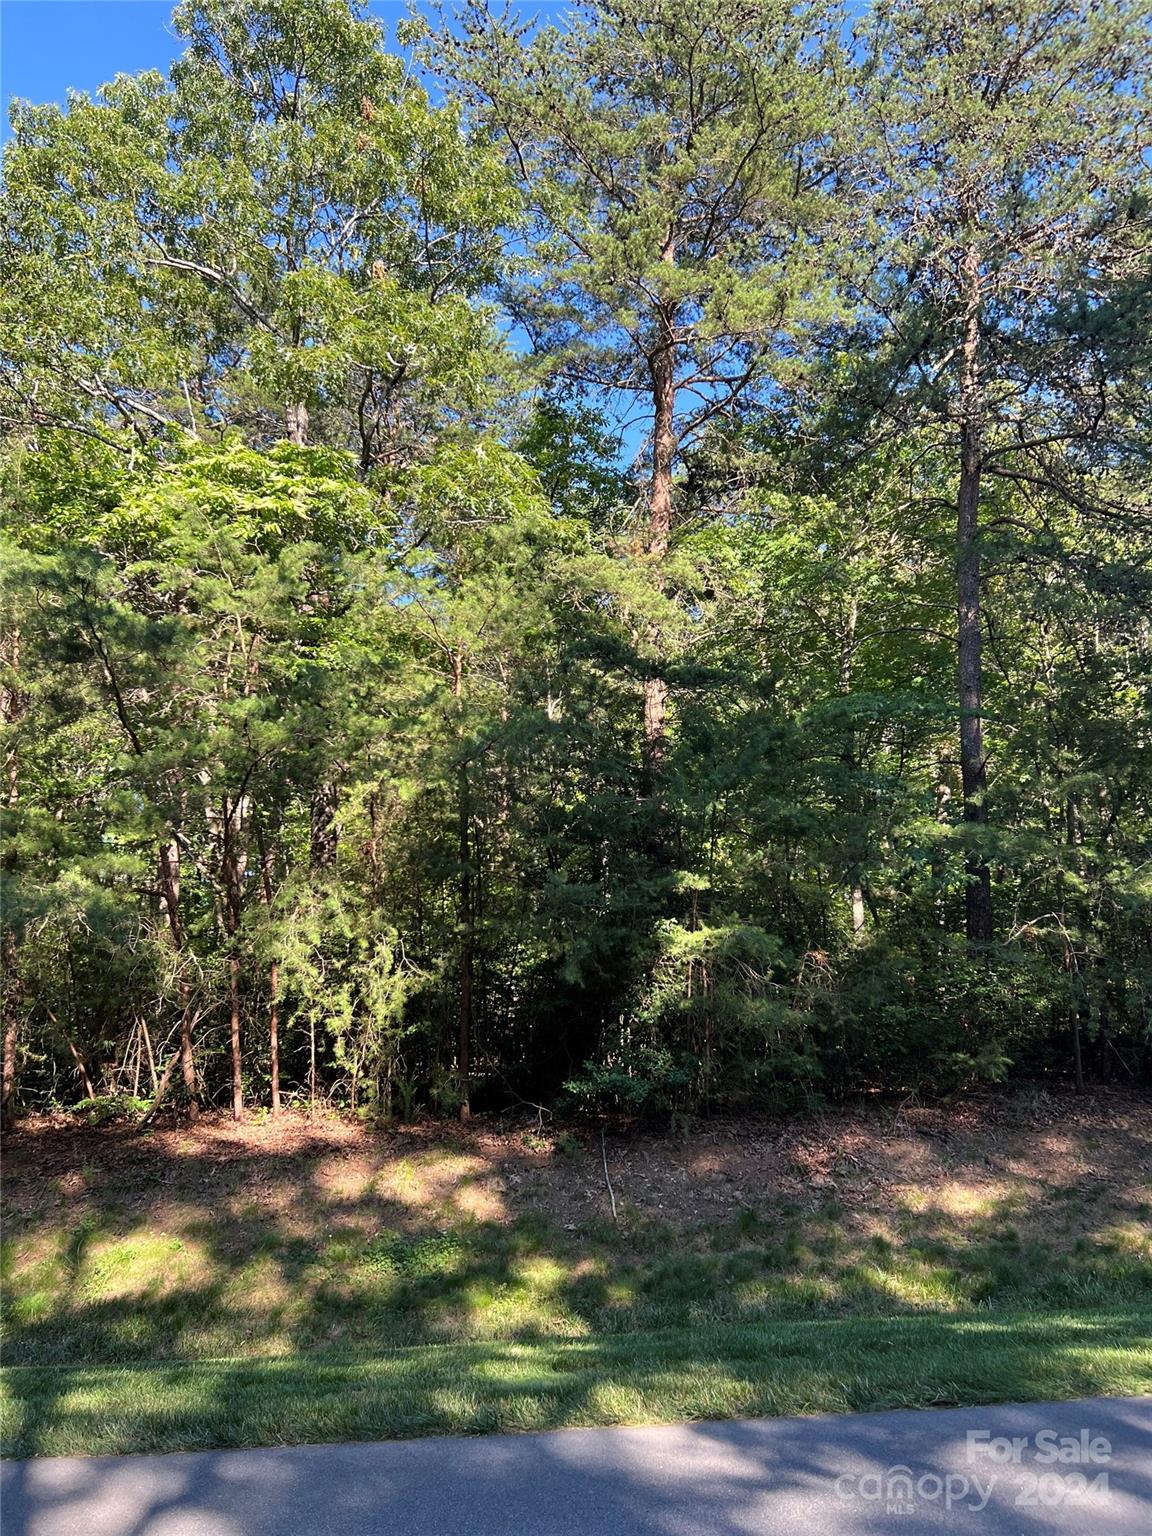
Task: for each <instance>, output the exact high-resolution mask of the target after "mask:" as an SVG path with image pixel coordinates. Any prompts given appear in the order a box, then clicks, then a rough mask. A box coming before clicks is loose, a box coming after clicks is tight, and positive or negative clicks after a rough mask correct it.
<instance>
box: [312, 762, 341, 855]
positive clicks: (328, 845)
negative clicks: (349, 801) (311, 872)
mask: <svg viewBox="0 0 1152 1536" xmlns="http://www.w3.org/2000/svg"><path fill="white" fill-rule="evenodd" d="M339 808H340V792H339V790H338V789H337V787H336V785H335V784H332V783H327V782H326V783H324V784H317V786H316V788H315V789H314V790H313V791H312V800H311V804H310V807H309V840H310V847H311V857H312V868H313V869H315V870H325V869H331V868H332V867H333V866H334V865H335V863H336V855H337V853H338V852H339V848H340V831H339V828H338V826H337V824H336V813H337V811H338V810H339Z"/></svg>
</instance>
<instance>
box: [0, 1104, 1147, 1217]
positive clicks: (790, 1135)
mask: <svg viewBox="0 0 1152 1536" xmlns="http://www.w3.org/2000/svg"><path fill="white" fill-rule="evenodd" d="M605 1159H606V1162H607V1170H608V1176H609V1178H610V1179H611V1183H612V1188H613V1191H614V1194H615V1197H616V1201H617V1205H618V1207H619V1210H620V1215H621V1219H623V1220H624V1221H627V1222H630V1223H634V1222H645V1221H651V1222H657V1223H666V1224H668V1225H672V1226H676V1227H680V1228H693V1227H702V1226H711V1225H714V1224H716V1223H718V1222H722V1221H725V1220H727V1219H729V1218H731V1217H732V1216H733V1215H734V1214H736V1213H738V1212H739V1211H740V1210H742V1209H746V1210H749V1211H752V1212H755V1213H757V1214H758V1215H769V1214H770V1213H771V1212H772V1210H773V1209H779V1208H780V1207H781V1205H787V1206H789V1207H791V1208H792V1209H793V1210H796V1211H803V1210H804V1209H805V1208H806V1207H808V1206H812V1207H815V1206H816V1205H826V1204H827V1202H828V1201H829V1200H830V1199H834V1200H836V1201H838V1202H839V1203H840V1205H841V1206H842V1208H843V1215H844V1219H845V1221H846V1222H847V1223H848V1224H850V1225H853V1226H856V1227H857V1228H859V1229H863V1230H869V1229H870V1230H873V1231H883V1230H884V1229H885V1227H886V1226H887V1224H888V1223H889V1221H890V1220H892V1219H893V1218H894V1217H895V1215H896V1213H898V1212H901V1211H902V1212H905V1213H906V1212H908V1211H909V1210H913V1211H914V1210H917V1209H920V1208H924V1209H927V1208H931V1209H932V1210H933V1211H934V1212H936V1213H937V1214H938V1215H940V1216H945V1215H950V1216H952V1217H954V1218H956V1219H957V1220H958V1221H960V1222H961V1223H963V1222H964V1221H965V1219H966V1218H970V1217H978V1215H979V1213H980V1212H981V1211H987V1210H990V1209H992V1208H993V1207H995V1208H996V1209H997V1210H999V1211H1000V1212H1001V1213H1003V1212H1004V1210H1005V1209H1011V1210H1013V1212H1014V1214H1015V1215H1016V1216H1018V1221H1019V1225H1020V1228H1021V1231H1022V1232H1024V1233H1025V1234H1026V1233H1027V1232H1028V1231H1030V1230H1035V1231H1043V1230H1044V1229H1045V1228H1046V1226H1047V1221H1046V1213H1047V1212H1048V1211H1049V1210H1050V1208H1051V1206H1052V1203H1053V1202H1055V1201H1062V1202H1063V1205H1064V1209H1065V1211H1066V1209H1067V1205H1068V1200H1069V1196H1070V1195H1071V1196H1072V1197H1073V1204H1074V1205H1077V1206H1079V1207H1081V1208H1082V1210H1083V1220H1082V1222H1075V1223H1073V1224H1072V1231H1073V1235H1074V1233H1075V1229H1076V1228H1077V1227H1081V1226H1082V1227H1083V1228H1084V1229H1085V1230H1094V1231H1099V1230H1100V1229H1101V1226H1102V1225H1103V1224H1105V1223H1106V1222H1107V1221H1117V1220H1120V1221H1123V1220H1125V1219H1131V1218H1135V1219H1136V1220H1141V1219H1143V1218H1144V1217H1146V1216H1147V1213H1148V1200H1149V1197H1150V1195H1152V1097H1150V1096H1148V1095H1145V1094H1138V1093H1134V1092H1127V1091H1122V1090H1117V1089H1109V1090H1104V1089H1097V1090H1095V1091H1092V1092H1090V1093H1088V1094H1086V1095H1084V1096H1082V1097H1077V1096H1074V1095H1071V1094H1063V1093H1060V1094H1057V1093H1048V1092H1034V1093H1029V1094H1027V1095H1023V1096H1015V1097H1009V1098H987V1099H970V1100H967V1101H964V1102H961V1103H956V1104H951V1105H941V1106H934V1107H924V1106H916V1105H906V1106H903V1107H899V1108H897V1107H893V1106H880V1105H878V1106H876V1107H870V1106H864V1107H860V1108H854V1109H851V1110H842V1111H840V1110H838V1111H835V1112H829V1113H827V1114H823V1115H821V1116H819V1117H818V1118H813V1119H807V1120H796V1121H788V1122H780V1121H776V1122H770V1121H754V1120H746V1119H745V1120H731V1121H729V1120H711V1121H702V1122H700V1123H699V1124H698V1125H697V1126H696V1127H695V1128H693V1129H691V1130H690V1131H689V1132H688V1133H687V1134H681V1135H673V1134H670V1133H663V1132H657V1131H653V1130H650V1129H645V1128H640V1127H636V1128H623V1127H616V1128H613V1129H608V1130H607V1131H606V1133H605V1135H604V1139H603V1143H602V1142H601V1135H600V1132H599V1131H598V1130H594V1129H588V1128H571V1127H568V1128H562V1129H557V1128H554V1127H553V1126H552V1125H551V1124H550V1123H549V1121H548V1120H547V1119H545V1118H543V1117H541V1119H540V1120H539V1121H537V1120H533V1121H532V1122H531V1123H528V1124H525V1123H524V1122H520V1123H518V1124H510V1123H509V1122H508V1121H507V1120H503V1121H501V1120H497V1119H485V1118H477V1119H475V1120H473V1121H472V1122H471V1123H470V1124H468V1125H460V1126H457V1125H451V1124H449V1125H446V1124H444V1123H443V1122H434V1121H423V1122H420V1123H416V1124H412V1125H404V1126H396V1127H393V1128H389V1129H382V1128H379V1127H376V1126H372V1125H368V1124H366V1123H364V1122H362V1121H360V1120H356V1119H354V1118H352V1117H349V1116H344V1115H339V1114H335V1113H323V1114H319V1113H318V1114H315V1115H306V1114H299V1113H285V1114H283V1115H281V1116H280V1117H278V1118H277V1119H275V1120H273V1119H271V1118H264V1117H260V1116H253V1117H250V1118H248V1119H246V1120H243V1121H241V1122H239V1123H235V1122H233V1121H232V1120H231V1119H230V1118H226V1117H225V1116H224V1115H222V1114H214V1113H213V1114H205V1115H202V1116H201V1117H200V1119H199V1120H198V1121H195V1122H192V1121H171V1122H168V1123H166V1124H157V1125H154V1126H151V1127H149V1128H148V1129H146V1130H144V1131H141V1130H140V1129H139V1128H138V1127H136V1126H134V1125H130V1124H115V1125H106V1126H101V1127H99V1128H91V1127H85V1126H78V1125H76V1124H75V1122H74V1121H73V1120H72V1119H71V1117H68V1116H58V1117H42V1118H39V1119H36V1120H29V1121H26V1122H24V1123H23V1124H22V1125H21V1126H20V1127H19V1128H18V1129H17V1130H16V1132H15V1133H13V1134H12V1135H11V1136H10V1137H9V1138H8V1139H7V1141H6V1145H5V1159H4V1183H3V1196H4V1205H5V1209H6V1214H7V1218H8V1221H9V1222H10V1223H12V1224H13V1225H14V1226H15V1227H16V1228H17V1229H19V1228H22V1227H25V1226H26V1225H29V1226H33V1227H35V1226H39V1225H40V1224H41V1223H42V1222H43V1221H44V1220H45V1217H46V1216H47V1215H48V1213H49V1212H51V1211H52V1209H53V1208H54V1207H58V1206H60V1205H61V1204H63V1205H66V1206H67V1208H68V1211H69V1218H68V1219H69V1221H70V1222H78V1221H82V1220H83V1219H84V1215H85V1212H86V1210H87V1209H89V1208H90V1209H91V1213H92V1215H93V1216H96V1215H97V1214H101V1213H102V1214H103V1215H104V1216H107V1215H108V1214H109V1212H110V1210H115V1211H116V1213H117V1214H118V1215H119V1216H120V1217H121V1218H136V1219H139V1218H141V1217H144V1216H146V1217H147V1218H148V1219H149V1220H150V1221H155V1222H158V1223H160V1224H161V1225H163V1224H164V1223H165V1222H166V1221H167V1222H172V1223H176V1224H179V1223H180V1222H181V1221H187V1220H188V1218H189V1216H190V1215H191V1214H192V1213H193V1212H196V1211H199V1212H204V1213H207V1212H210V1211H211V1210H213V1209H214V1208H219V1207H220V1206H221V1205H222V1204H224V1203H227V1204H228V1206H229V1207H230V1208H231V1209H232V1210H237V1209H238V1208H242V1207H243V1206H244V1205H245V1204H247V1203H249V1202H250V1203H251V1206H252V1207H253V1208H254V1209H255V1210H259V1211H260V1212H262V1213H264V1214H265V1215H266V1216H275V1217H276V1218H277V1221H278V1225H280V1226H281V1229H282V1230H285V1231H291V1230H292V1229H294V1228H295V1229H296V1230H297V1231H299V1232H300V1233H301V1235H304V1233H305V1232H314V1231H315V1229H316V1220H317V1217H318V1216H319V1215H321V1213H323V1215H324V1216H325V1218H326V1219H329V1220H330V1219H331V1218H332V1216H333V1214H334V1213H336V1212H340V1213H342V1214H343V1216H344V1217H345V1218H351V1219H353V1220H356V1218H360V1219H361V1220H365V1219H367V1221H368V1222H369V1224H372V1222H380V1221H386V1222H387V1223H389V1224H390V1225H393V1226H401V1227H403V1226H404V1225H407V1224H412V1225H416V1224H420V1225H425V1224H426V1223H427V1222H428V1220H429V1219H430V1218H434V1217H437V1216H439V1217H440V1218H442V1219H443V1220H444V1221H445V1222H453V1221H459V1220H467V1219H469V1218H472V1219H475V1220H478V1221H482V1222H494V1223H504V1222H508V1223H510V1222H513V1221H515V1220H516V1219H517V1218H518V1217H520V1216H523V1215H525V1214H527V1213H530V1212H531V1213H535V1214H537V1215H538V1216H539V1217H541V1218H542V1219H544V1220H546V1221H548V1222H549V1223H550V1224H553V1225H555V1226H558V1227H561V1228H564V1229H567V1230H569V1231H572V1230H580V1229H582V1228H584V1227H585V1226H587V1225H588V1224H590V1223H599V1222H602V1221H604V1220H608V1219H611V1208H610V1200H609V1194H608V1188H607V1184H606V1180H605V1169H604V1162H605ZM1065 1231H1066V1232H1067V1231H1068V1227H1067V1224H1066V1223H1065Z"/></svg>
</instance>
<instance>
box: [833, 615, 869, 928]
mask: <svg viewBox="0 0 1152 1536" xmlns="http://www.w3.org/2000/svg"><path fill="white" fill-rule="evenodd" d="M859 614H860V605H859V602H858V601H857V599H856V598H855V597H854V596H853V597H851V598H849V600H848V609H847V612H846V613H845V615H844V627H843V628H842V629H841V631H840V675H839V685H840V695H841V697H842V698H847V697H848V695H849V694H850V693H851V692H852V662H853V660H854V658H855V652H856V623H857V620H858V618H859ZM840 761H841V762H842V763H843V764H844V767H845V768H846V769H847V770H848V772H849V773H850V774H854V773H855V772H856V732H855V730H854V729H853V728H852V726H849V727H848V730H847V733H846V738H845V742H844V751H843V753H842V754H841V757H840ZM858 798H859V797H858V796H857V794H856V792H855V790H854V789H853V791H852V795H851V800H850V805H851V808H852V809H853V810H854V811H856V812H857V813H859V810H860V807H859V804H858V803H857V802H858ZM848 906H849V910H850V911H851V913H852V937H853V939H854V940H855V942H856V943H858V944H859V943H860V942H861V941H862V940H863V938H864V923H865V913H864V886H863V884H862V883H861V880H860V864H859V861H858V860H853V864H852V869H851V871H850V878H849V882H848Z"/></svg>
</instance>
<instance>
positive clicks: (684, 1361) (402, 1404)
mask: <svg viewBox="0 0 1152 1536" xmlns="http://www.w3.org/2000/svg"><path fill="white" fill-rule="evenodd" d="M3 1389H4V1391H3V1398H2V1400H0V1425H2V1430H3V1446H4V1454H5V1455H9V1456H11V1455H16V1456H21V1455H66V1454H69V1453H85V1454H96V1453H102V1452H103V1453H111V1452H125V1451H166V1450H190V1449H197V1448H208V1447H216V1446H229V1445H232V1446H241V1445H283V1444H300V1443H309V1442H311V1443H318V1442H330V1441H337V1440H369V1439H379V1438H384V1437H390V1436H414V1435H429V1434H477V1433H485V1432H490V1431H495V1430H528V1429H554V1428H558V1427H561V1426H565V1425H574V1424H642V1423H658V1422H669V1421H682V1420H691V1419H717V1418H726V1417H735V1416H745V1415H749V1416H750V1415H756V1414H776V1413H816V1412H846V1411H859V1410H864V1409H878V1408H892V1407H929V1406H940V1405H945V1404H962V1403H976V1402H981V1403H987V1402H996V1401H1008V1400H1012V1401H1027V1400H1029V1399H1035V1400H1044V1399H1059V1398H1073V1397H1082V1396H1091V1395H1098V1394H1108V1393H1122V1394H1133V1395H1138V1394H1142V1393H1146V1392H1149V1391H1152V1313H1133V1312H1088V1313H1078V1314H1058V1313H1049V1314H1038V1313H1035V1312H1031V1313H1017V1314H989V1315H983V1316H975V1317H973V1316H964V1317H956V1316H945V1315H933V1316H919V1317H903V1318H892V1319H839V1320H835V1321H829V1322H790V1323H778V1324H776V1325H774V1326H762V1327H713V1328H706V1329H696V1330H692V1331H679V1332H666V1333H648V1334H622V1335H618V1336H616V1337H613V1338H604V1339H598V1340H596V1341H588V1340H580V1341H553V1342H549V1343H534V1344H513V1343H506V1344H495V1343H488V1344H450V1345H432V1346H424V1347H419V1348H415V1349H405V1350H396V1351H394V1352H391V1353H387V1354H381V1355H376V1356H374V1357H373V1356H370V1355H352V1356H348V1355H344V1356H341V1355H333V1354H328V1353H315V1354H311V1355H294V1356H288V1357H285V1358H281V1359H265V1360H220V1361H200V1362H195V1363H191V1362H190V1363H182V1364H176V1363H173V1364H169V1365H163V1366H145V1365H141V1366H135V1367H132V1366H119V1367H118V1366H103V1367H93V1366H79V1367H59V1366H58V1367H54V1368H47V1369H45V1368H37V1367H14V1368H11V1369H9V1370H7V1371H6V1372H5V1373H4V1380H3Z"/></svg>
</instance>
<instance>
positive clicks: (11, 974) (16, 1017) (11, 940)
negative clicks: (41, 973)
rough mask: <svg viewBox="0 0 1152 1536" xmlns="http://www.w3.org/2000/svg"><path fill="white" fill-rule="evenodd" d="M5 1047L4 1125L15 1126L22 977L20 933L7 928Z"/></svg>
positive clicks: (0, 1115) (0, 1106) (0, 1093)
mask: <svg viewBox="0 0 1152 1536" xmlns="http://www.w3.org/2000/svg"><path fill="white" fill-rule="evenodd" d="M3 959H4V1047H3V1065H2V1067H0V1073H2V1076H0V1129H3V1130H5V1131H7V1130H11V1128H12V1121H13V1118H14V1116H15V1112H16V1045H17V1039H18V1036H19V1031H20V977H19V971H18V970H17V960H16V935H15V934H14V933H13V932H12V930H11V929H10V928H6V929H5V930H4V940H3Z"/></svg>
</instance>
